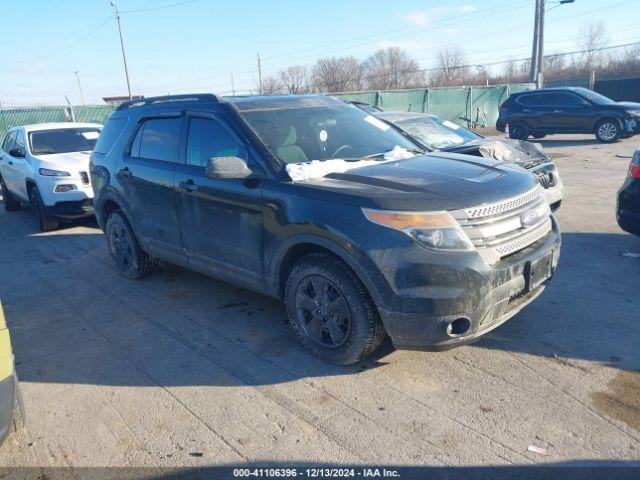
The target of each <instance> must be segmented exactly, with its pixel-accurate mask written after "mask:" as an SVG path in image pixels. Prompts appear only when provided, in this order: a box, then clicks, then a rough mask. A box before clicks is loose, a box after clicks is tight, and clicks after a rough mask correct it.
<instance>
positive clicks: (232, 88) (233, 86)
mask: <svg viewBox="0 0 640 480" xmlns="http://www.w3.org/2000/svg"><path fill="white" fill-rule="evenodd" d="M231 94H232V95H233V96H234V97H235V96H236V87H235V85H234V84H233V73H232V74H231Z"/></svg>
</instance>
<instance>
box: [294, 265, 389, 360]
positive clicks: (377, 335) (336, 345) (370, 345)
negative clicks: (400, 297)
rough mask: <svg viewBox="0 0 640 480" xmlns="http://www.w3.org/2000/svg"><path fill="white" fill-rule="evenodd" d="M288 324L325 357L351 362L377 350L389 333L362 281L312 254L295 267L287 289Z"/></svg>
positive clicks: (345, 268) (316, 353) (299, 337)
mask: <svg viewBox="0 0 640 480" xmlns="http://www.w3.org/2000/svg"><path fill="white" fill-rule="evenodd" d="M285 304H286V307H287V313H288V316H289V324H290V325H291V328H293V330H294V332H295V333H296V335H297V337H298V339H299V340H300V342H301V343H302V345H303V346H304V347H305V348H306V349H307V350H309V351H311V353H313V354H314V355H316V356H317V357H319V358H321V359H322V360H325V361H328V362H331V363H336V364H341V365H348V364H351V363H354V362H357V361H358V360H360V359H361V358H363V357H365V356H367V355H369V354H370V353H372V352H373V351H375V350H376V349H377V348H378V347H379V346H380V343H381V342H382V340H383V338H384V336H385V332H384V328H383V326H382V322H381V321H380V318H379V317H378V312H377V310H376V308H375V306H374V304H373V301H372V300H371V297H370V296H369V293H368V292H367V290H366V288H365V287H364V285H363V284H362V282H361V281H360V279H359V278H358V277H357V276H356V275H355V274H354V273H353V271H351V269H350V268H349V267H347V265H345V264H344V263H343V262H341V261H340V260H338V259H336V258H334V257H332V256H330V255H325V254H311V255H307V256H306V257H304V258H302V259H301V260H299V261H298V262H297V263H296V264H295V265H294V267H293V268H292V269H291V273H290V274H289V278H288V280H287V285H286V287H285Z"/></svg>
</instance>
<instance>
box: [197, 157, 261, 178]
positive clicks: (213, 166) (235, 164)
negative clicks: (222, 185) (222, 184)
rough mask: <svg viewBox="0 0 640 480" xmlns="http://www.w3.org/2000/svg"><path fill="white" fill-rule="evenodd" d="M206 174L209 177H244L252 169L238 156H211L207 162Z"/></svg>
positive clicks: (247, 175)
mask: <svg viewBox="0 0 640 480" xmlns="http://www.w3.org/2000/svg"><path fill="white" fill-rule="evenodd" d="M206 175H207V177H209V178H226V179H245V178H249V177H251V176H252V175H253V171H251V169H250V168H249V167H248V165H247V162H245V161H244V160H243V159H241V158H240V157H213V158H210V159H209V163H208V164H207V169H206Z"/></svg>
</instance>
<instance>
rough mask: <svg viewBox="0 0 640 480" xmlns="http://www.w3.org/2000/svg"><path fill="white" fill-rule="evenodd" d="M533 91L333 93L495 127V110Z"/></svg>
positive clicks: (529, 85)
mask: <svg viewBox="0 0 640 480" xmlns="http://www.w3.org/2000/svg"><path fill="white" fill-rule="evenodd" d="M533 88H535V85H534V84H532V83H517V84H510V85H492V86H487V87H437V88H427V89H425V88H422V89H413V90H386V91H370V92H349V93H334V94H331V95H332V96H334V97H337V98H340V99H342V100H352V101H353V100H355V101H359V102H364V103H368V104H370V105H374V106H376V107H378V108H381V109H383V110H395V111H402V112H425V113H434V114H436V115H439V116H441V117H443V118H446V119H447V120H451V121H453V122H456V123H458V124H460V125H466V126H470V127H488V128H491V127H493V126H494V125H495V123H496V120H497V119H498V107H499V106H500V104H501V103H502V102H504V101H505V100H506V99H507V97H508V96H509V95H510V94H511V93H516V92H520V91H522V90H530V89H533Z"/></svg>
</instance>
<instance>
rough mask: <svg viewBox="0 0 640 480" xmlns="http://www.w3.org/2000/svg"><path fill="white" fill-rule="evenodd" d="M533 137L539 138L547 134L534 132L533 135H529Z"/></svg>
mask: <svg viewBox="0 0 640 480" xmlns="http://www.w3.org/2000/svg"><path fill="white" fill-rule="evenodd" d="M531 136H532V137H533V138H535V139H536V140H540V139H541V138H544V137H546V136H547V134H546V133H534V134H533V135H531Z"/></svg>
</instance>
